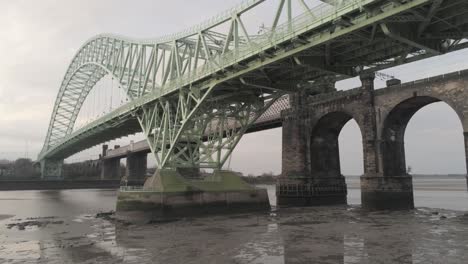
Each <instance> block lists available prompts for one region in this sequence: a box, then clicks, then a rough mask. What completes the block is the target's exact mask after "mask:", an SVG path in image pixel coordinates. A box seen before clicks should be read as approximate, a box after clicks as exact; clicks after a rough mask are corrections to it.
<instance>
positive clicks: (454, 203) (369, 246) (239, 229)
mask: <svg viewBox="0 0 468 264" xmlns="http://www.w3.org/2000/svg"><path fill="white" fill-rule="evenodd" d="M347 183H348V187H349V191H348V192H349V194H348V203H349V204H350V205H349V206H341V207H319V208H288V209H283V208H281V209H280V210H277V209H276V208H273V210H272V211H271V212H268V213H257V214H241V215H230V216H215V217H203V218H193V219H190V218H185V219H178V220H175V221H171V222H165V223H148V224H145V225H131V224H128V223H122V222H118V221H115V220H113V219H112V216H111V215H110V216H108V215H106V214H104V215H100V217H96V215H97V214H98V213H100V212H109V211H112V210H114V208H115V201H116V193H117V191H116V190H98V189H92V190H62V191H56V190H54V191H5V192H0V263H164V264H170V263H203V264H206V263H278V264H280V263H468V193H467V191H466V182H465V180H464V179H463V178H461V177H460V178H450V177H444V178H421V179H418V178H415V179H414V185H415V204H416V206H417V209H415V210H412V211H409V212H408V211H401V212H387V211H382V212H366V211H363V210H361V209H360V206H359V203H360V191H359V189H358V187H359V178H357V177H356V178H354V177H349V178H347ZM263 187H265V188H268V190H269V195H270V200H271V202H272V204H274V203H275V194H274V191H275V190H274V186H273V185H265V186H263Z"/></svg>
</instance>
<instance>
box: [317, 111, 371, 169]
mask: <svg viewBox="0 0 468 264" xmlns="http://www.w3.org/2000/svg"><path fill="white" fill-rule="evenodd" d="M351 120H355V119H354V118H353V116H352V115H351V114H349V113H346V112H332V113H329V114H326V115H325V116H323V117H322V118H320V119H319V120H318V122H317V123H316V124H315V126H314V127H313V129H312V133H311V137H310V170H311V174H312V175H313V176H317V178H342V177H343V176H342V174H341V164H340V147H339V136H340V133H341V131H342V129H343V127H344V126H345V125H346V124H347V123H348V122H350V121H351ZM355 121H356V120H355ZM356 123H358V122H357V121H356ZM358 127H359V123H358ZM359 130H360V129H359ZM360 132H361V131H360ZM360 135H361V137H362V133H361V134H360Z"/></svg>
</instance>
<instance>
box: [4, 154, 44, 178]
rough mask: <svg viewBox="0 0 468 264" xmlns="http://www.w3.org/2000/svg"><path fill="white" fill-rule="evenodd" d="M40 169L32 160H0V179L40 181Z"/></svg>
mask: <svg viewBox="0 0 468 264" xmlns="http://www.w3.org/2000/svg"><path fill="white" fill-rule="evenodd" d="M40 177H41V172H40V169H39V167H38V166H37V165H35V164H34V162H33V161H32V160H31V159H26V158H19V159H17V160H15V161H9V160H0V179H5V180H9V179H12V180H18V179H39V178H40Z"/></svg>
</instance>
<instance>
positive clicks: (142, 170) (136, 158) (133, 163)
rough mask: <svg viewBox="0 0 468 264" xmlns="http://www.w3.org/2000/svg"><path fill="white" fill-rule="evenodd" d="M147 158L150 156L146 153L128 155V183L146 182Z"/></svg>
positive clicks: (126, 173)
mask: <svg viewBox="0 0 468 264" xmlns="http://www.w3.org/2000/svg"><path fill="white" fill-rule="evenodd" d="M147 157H148V155H147V154H146V153H144V152H143V153H141V152H137V153H131V152H129V153H128V155H127V168H126V172H125V175H126V176H127V180H128V181H131V180H144V179H145V178H146V169H147Z"/></svg>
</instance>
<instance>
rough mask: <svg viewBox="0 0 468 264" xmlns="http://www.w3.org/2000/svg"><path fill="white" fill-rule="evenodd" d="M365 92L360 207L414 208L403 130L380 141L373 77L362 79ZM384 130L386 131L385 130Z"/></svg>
mask: <svg viewBox="0 0 468 264" xmlns="http://www.w3.org/2000/svg"><path fill="white" fill-rule="evenodd" d="M361 81H362V86H363V87H362V89H364V92H365V93H367V94H366V96H367V100H368V101H367V102H366V105H369V110H368V113H367V118H366V119H365V122H364V129H363V145H364V176H362V177H361V204H362V207H363V208H365V209H369V210H406V209H413V208H414V198H413V181H412V177H411V176H410V175H408V174H407V173H406V165H405V157H404V142H403V138H404V137H403V136H404V135H403V131H404V130H402V129H399V128H400V127H397V128H394V129H392V131H400V132H401V133H397V135H394V134H392V135H389V134H388V133H386V131H384V132H383V133H382V134H384V138H382V139H380V136H379V133H378V131H379V129H378V128H377V119H376V113H375V107H374V75H365V76H361ZM382 129H385V128H382Z"/></svg>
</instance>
